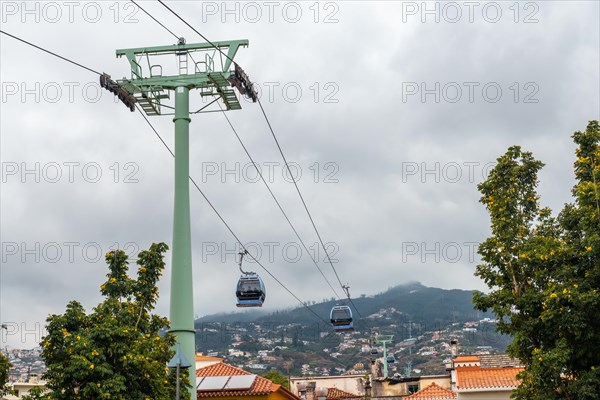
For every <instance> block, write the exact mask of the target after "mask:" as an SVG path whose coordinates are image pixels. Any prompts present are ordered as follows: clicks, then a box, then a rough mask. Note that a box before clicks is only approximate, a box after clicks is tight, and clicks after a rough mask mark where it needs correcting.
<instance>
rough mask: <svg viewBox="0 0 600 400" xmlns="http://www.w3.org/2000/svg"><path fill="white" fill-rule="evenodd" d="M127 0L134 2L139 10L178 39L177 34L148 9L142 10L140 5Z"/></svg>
mask: <svg viewBox="0 0 600 400" xmlns="http://www.w3.org/2000/svg"><path fill="white" fill-rule="evenodd" d="M129 1H131V2H132V3H133V4H135V5H136V6H137V8H139V9H140V10H142V11H143V12H144V13H145V14H146V15H147V16H149V17H150V18H152V19H153V20H154V21H155V22H156V23H157V24H159V25H160V26H162V27H163V28H165V29H166V30H167V32H169V33H170V34H171V35H173V36H175V39H177V40H179V36H177V35H176V34H174V33H173V31H172V30H170V29H169V28H167V27H166V26H165V25H163V24H162V23H161V22H160V21H159V20H157V19H156V18H154V17H153V16H152V15H151V14H150V13H149V12H148V11H146V10H144V9H143V8H142V6H140V5H139V4H138V3H136V2H135V1H134V0H129Z"/></svg>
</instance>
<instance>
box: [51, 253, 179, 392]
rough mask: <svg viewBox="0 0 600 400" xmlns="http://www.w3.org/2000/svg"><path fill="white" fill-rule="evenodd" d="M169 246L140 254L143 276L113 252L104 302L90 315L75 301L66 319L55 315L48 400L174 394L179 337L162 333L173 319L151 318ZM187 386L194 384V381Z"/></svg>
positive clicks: (67, 310)
mask: <svg viewBox="0 0 600 400" xmlns="http://www.w3.org/2000/svg"><path fill="white" fill-rule="evenodd" d="M167 249H168V247H167V245H166V244H164V243H159V244H152V245H151V246H150V249H149V250H146V251H142V252H140V253H139V255H138V261H137V264H138V271H137V279H132V278H130V277H129V276H128V275H127V270H128V261H127V256H126V255H125V253H124V252H123V251H122V250H118V251H111V252H110V253H107V254H106V263H107V264H108V269H109V273H108V274H107V278H108V280H107V281H106V282H105V283H104V284H102V285H101V286H100V292H101V293H102V295H104V296H105V300H104V301H103V302H102V303H100V304H99V305H98V306H96V307H95V308H94V310H93V312H92V313H90V314H86V311H85V310H84V309H83V307H82V306H81V304H80V303H78V302H77V301H71V302H70V303H69V304H68V305H67V309H66V311H65V313H64V314H62V315H51V316H49V317H48V319H47V322H48V325H47V327H46V328H47V332H48V335H47V336H46V337H44V339H43V341H42V343H41V345H42V347H43V352H42V357H43V358H44V360H45V362H46V366H47V368H48V370H47V372H46V373H45V374H44V378H45V379H46V380H47V382H48V383H47V387H48V389H49V396H48V398H49V399H58V400H63V399H64V400H67V399H68V400H84V399H113V400H114V399H152V400H158V399H165V400H166V399H173V398H174V397H175V383H176V382H175V376H174V373H173V371H169V369H168V368H167V367H166V365H167V363H168V361H169V360H170V359H171V357H172V356H173V355H174V351H173V350H172V349H173V347H174V345H175V337H174V336H173V335H172V334H170V333H166V334H164V335H162V336H161V335H160V332H161V330H163V329H164V328H166V327H168V325H169V321H168V320H167V319H166V318H163V317H160V316H157V315H154V314H151V311H152V310H153V309H154V306H155V304H156V301H157V298H158V289H157V287H156V284H157V282H158V279H159V277H160V276H161V274H162V271H163V269H164V265H165V264H164V262H163V253H164V252H165V251H166V250H167ZM184 382H185V385H188V383H187V382H188V380H187V377H185V378H184ZM185 385H184V386H185Z"/></svg>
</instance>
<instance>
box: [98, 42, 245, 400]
mask: <svg viewBox="0 0 600 400" xmlns="http://www.w3.org/2000/svg"><path fill="white" fill-rule="evenodd" d="M242 46H243V47H245V46H248V41H247V40H245V39H243V40H230V41H224V42H212V43H195V44H185V40H184V39H183V38H181V39H180V40H179V42H178V44H177V45H170V46H155V47H140V48H132V49H120V50H117V51H116V54H117V57H122V56H125V57H126V58H127V60H128V61H129V65H130V66H131V79H126V78H123V79H121V80H118V81H117V82H114V81H112V80H111V79H110V76H108V75H106V74H103V75H102V77H101V79H100V82H101V84H102V87H105V88H107V89H108V90H110V91H111V92H113V93H115V94H119V98H121V97H123V99H122V100H123V101H124V103H125V104H126V105H127V106H128V107H130V108H131V110H132V111H134V110H135V103H139V105H140V107H141V109H142V110H143V111H144V112H145V113H146V114H147V115H161V114H162V111H161V105H162V102H163V101H165V100H166V99H170V91H175V113H174V118H173V122H174V124H175V199H174V212H173V244H172V252H173V253H172V263H171V264H172V265H171V294H170V301H171V304H170V310H169V319H170V322H171V329H170V332H171V333H173V334H174V335H175V337H176V341H177V342H178V343H179V344H180V345H181V351H182V352H183V354H184V355H185V357H186V358H187V359H188V360H189V361H190V363H191V364H192V366H191V367H190V368H189V369H188V370H189V378H190V383H191V385H192V387H191V390H190V395H189V396H185V398H187V399H191V400H195V399H196V395H195V393H196V344H195V336H196V332H195V329H194V292H193V290H194V287H193V279H192V239H191V229H190V225H191V224H190V184H189V168H190V167H189V165H190V153H189V125H190V122H191V120H190V104H189V94H190V90H193V89H200V91H201V95H202V96H203V97H205V98H213V99H214V101H216V100H218V99H220V100H221V101H222V102H223V103H224V105H225V109H226V110H239V109H241V105H240V103H239V101H238V99H237V96H236V95H235V93H234V92H233V89H232V88H231V86H232V85H234V86H235V87H237V88H238V90H239V91H240V92H241V93H243V94H245V96H246V97H249V98H251V99H252V100H253V101H256V100H257V97H256V96H257V95H256V90H255V89H254V87H253V85H252V82H251V81H250V80H249V79H248V76H247V75H246V73H245V72H244V71H243V70H242V69H241V68H240V67H239V66H238V65H237V64H235V63H233V58H234V57H235V54H236V52H237V50H238V49H239V48H240V47H242ZM215 50H218V51H219V53H220V55H219V57H216V56H215V55H214V52H215ZM192 52H201V53H202V52H204V57H201V58H199V59H202V60H205V61H204V62H202V63H198V64H196V63H194V66H193V68H192V72H191V73H189V72H188V69H187V57H188V55H189V54H190V53H192ZM211 54H212V55H211ZM157 55H175V56H177V57H179V60H180V61H179V73H178V75H169V76H163V75H162V68H161V69H158V68H155V67H158V66H160V64H157V65H153V64H151V63H150V57H154V56H157ZM221 55H223V56H224V57H221ZM141 59H147V61H148V64H149V69H150V76H148V75H146V76H144V74H143V70H142V64H143V63H142V64H140V63H139V61H140V60H141ZM232 66H233V67H234V70H233V71H230V70H229V68H230V67H232ZM153 68H155V69H154V72H156V73H154V74H153V73H152V72H153V71H152V70H153ZM214 101H213V102H214ZM213 102H210V103H209V104H208V105H210V104H212V103H213ZM208 105H207V106H206V107H208ZM206 107H204V108H206ZM204 108H202V109H200V110H198V111H195V112H194V113H200V112H202V110H204ZM215 111H216V110H215ZM206 112H210V110H208V111H206Z"/></svg>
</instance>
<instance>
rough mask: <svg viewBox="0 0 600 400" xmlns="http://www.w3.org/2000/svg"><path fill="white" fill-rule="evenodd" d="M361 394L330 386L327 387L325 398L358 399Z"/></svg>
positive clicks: (330, 399)
mask: <svg viewBox="0 0 600 400" xmlns="http://www.w3.org/2000/svg"><path fill="white" fill-rule="evenodd" d="M360 398H362V396H359V395H357V394H353V393H348V392H345V391H343V390H340V389H338V388H335V387H332V388H329V389H327V400H337V399H360Z"/></svg>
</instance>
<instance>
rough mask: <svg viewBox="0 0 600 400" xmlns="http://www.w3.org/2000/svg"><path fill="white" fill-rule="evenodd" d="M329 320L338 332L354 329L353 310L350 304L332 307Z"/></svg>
mask: <svg viewBox="0 0 600 400" xmlns="http://www.w3.org/2000/svg"><path fill="white" fill-rule="evenodd" d="M329 320H330V321H331V325H332V326H333V330H335V331H336V332H345V331H353V330H354V324H353V323H352V310H350V307H348V306H335V307H333V308H332V309H331V313H330V315H329Z"/></svg>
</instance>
